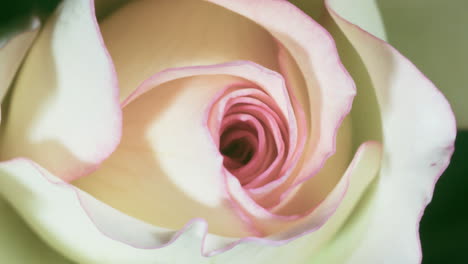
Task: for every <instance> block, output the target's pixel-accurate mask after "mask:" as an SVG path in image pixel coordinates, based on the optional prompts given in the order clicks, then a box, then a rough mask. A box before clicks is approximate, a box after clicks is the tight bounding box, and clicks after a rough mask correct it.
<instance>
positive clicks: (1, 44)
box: [0, 17, 41, 103]
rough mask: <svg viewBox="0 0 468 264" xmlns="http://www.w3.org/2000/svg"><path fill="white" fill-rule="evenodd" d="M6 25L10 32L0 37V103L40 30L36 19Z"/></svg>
mask: <svg viewBox="0 0 468 264" xmlns="http://www.w3.org/2000/svg"><path fill="white" fill-rule="evenodd" d="M16 23H17V24H14V25H7V26H6V27H8V28H9V29H10V30H11V31H12V32H9V33H10V34H5V35H2V36H1V37H0V61H1V62H2V63H1V64H0V80H1V81H0V103H1V102H2V101H3V98H4V97H5V95H6V93H7V91H8V88H9V87H10V84H11V82H12V81H13V78H14V77H15V74H16V71H17V70H18V68H19V67H20V65H21V62H22V61H23V58H24V56H25V55H26V52H27V51H28V50H29V47H30V46H31V44H32V43H33V41H34V39H35V38H36V35H37V32H38V31H39V28H40V24H41V23H40V21H39V19H38V18H37V17H32V18H29V19H28V20H26V21H20V22H16Z"/></svg>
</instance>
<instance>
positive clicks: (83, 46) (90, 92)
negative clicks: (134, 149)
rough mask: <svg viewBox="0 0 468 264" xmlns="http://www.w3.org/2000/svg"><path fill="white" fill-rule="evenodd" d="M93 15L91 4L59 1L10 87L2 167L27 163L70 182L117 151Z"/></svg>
mask: <svg viewBox="0 0 468 264" xmlns="http://www.w3.org/2000/svg"><path fill="white" fill-rule="evenodd" d="M93 8H94V6H93V2H92V1H73V0H71V1H70V0H67V1H64V2H63V3H62V4H61V5H60V6H59V7H58V8H57V10H56V12H55V13H54V14H53V15H52V16H51V17H50V18H49V19H48V21H47V23H46V24H45V25H44V28H43V30H42V31H41V34H40V35H39V36H38V38H37V40H36V42H35V43H34V45H33V47H32V48H31V50H30V52H29V54H28V57H27V59H26V60H25V62H24V65H23V67H22V68H21V71H20V73H19V74H18V78H17V80H16V82H15V86H14V87H13V88H12V89H13V93H12V96H11V98H10V107H9V109H8V111H7V112H8V114H7V117H6V122H5V123H4V130H3V131H2V132H3V133H2V135H1V136H2V137H1V142H0V143H1V150H0V151H1V158H2V159H3V160H5V159H10V158H14V157H20V156H23V157H29V158H31V159H33V160H35V161H36V162H38V163H39V164H41V165H42V166H44V167H46V168H48V169H49V170H51V171H52V172H54V174H56V175H58V176H60V177H61V178H63V179H65V180H71V179H74V178H77V177H80V176H82V175H85V174H87V173H89V172H90V171H92V170H93V169H95V167H96V166H97V165H98V164H99V163H100V162H101V161H102V160H103V159H105V158H106V157H107V156H108V155H109V154H110V153H111V152H112V151H113V150H114V148H115V146H116V145H117V144H118V142H119V140H120V133H121V131H120V130H121V127H120V126H121V113H120V105H119V101H118V87H117V82H116V79H115V72H114V68H113V66H112V61H111V60H110V58H109V57H108V56H107V53H106V49H105V47H104V45H103V42H102V39H101V36H100V33H99V28H98V25H97V22H96V20H95V17H94V9H93ZM44 148H46V149H47V150H48V152H47V155H44V154H43V149H44Z"/></svg>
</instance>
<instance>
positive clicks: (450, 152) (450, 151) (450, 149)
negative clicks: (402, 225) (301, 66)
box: [325, 0, 457, 263]
mask: <svg viewBox="0 0 468 264" xmlns="http://www.w3.org/2000/svg"><path fill="white" fill-rule="evenodd" d="M330 1H331V0H325V8H326V10H328V12H330V13H332V14H334V15H336V16H337V17H339V18H340V19H341V20H342V21H344V22H345V23H347V24H348V25H350V26H351V27H353V28H355V29H356V30H358V31H360V32H362V33H363V34H365V35H366V36H368V37H370V38H371V39H374V40H375V41H377V42H379V43H380V44H382V45H384V46H386V47H387V48H389V49H390V50H391V51H393V52H394V53H396V54H397V55H399V56H400V57H401V58H402V59H403V60H404V61H406V63H408V64H409V65H411V66H412V67H414V68H415V69H416V70H417V67H416V65H415V64H414V63H413V62H411V61H410V60H409V59H408V58H406V57H405V56H404V55H403V54H402V53H401V52H400V51H398V50H397V49H396V48H394V47H393V46H392V45H391V44H390V43H388V42H387V41H385V40H383V39H380V38H379V37H377V36H375V35H373V34H372V33H370V32H368V31H367V30H365V29H363V28H362V27H360V26H358V25H356V24H354V23H352V22H351V21H349V20H347V19H346V18H344V17H343V16H341V15H340V14H339V13H338V12H337V11H335V10H334V9H333V8H332V7H331V4H330ZM417 71H418V72H419V73H420V75H421V77H422V78H423V79H425V80H427V81H428V82H430V83H431V84H432V81H431V80H430V79H429V78H428V77H427V76H426V75H425V74H424V73H423V72H421V71H419V70H417ZM432 89H433V92H435V93H436V94H438V95H439V96H440V97H441V98H442V99H443V100H442V101H443V103H445V104H446V107H447V109H448V110H449V111H450V113H451V117H452V120H450V123H451V124H452V126H451V128H450V130H451V131H453V132H452V133H453V134H454V135H456V131H457V125H456V120H455V114H454V112H453V110H452V108H451V106H450V104H449V102H448V100H447V99H446V97H445V96H444V94H443V93H442V92H441V91H440V90H439V89H438V88H437V86H435V85H434V84H432ZM446 149H447V150H448V154H447V155H448V156H449V157H451V156H452V155H453V152H454V150H455V138H454V140H453V142H452V143H451V144H450V145H449V146H447V147H446ZM449 164H450V158H449V159H447V161H446V162H445V163H444V164H442V165H441V167H440V170H439V172H438V173H437V175H436V176H435V178H434V182H433V184H432V188H431V190H430V193H431V194H432V193H433V192H434V189H435V186H436V184H437V181H438V180H439V178H440V177H441V176H442V174H443V173H444V171H445V170H446V169H447V167H448V165H449ZM431 199H432V195H430V196H429V197H427V198H426V199H425V201H424V202H423V204H422V205H421V211H420V212H419V217H418V221H417V222H416V223H415V225H416V228H415V230H416V234H415V235H416V237H417V239H416V240H417V241H418V248H419V261H418V262H419V263H422V256H423V254H422V246H421V240H420V234H419V224H420V222H421V219H422V217H423V215H424V211H425V208H426V206H427V205H428V204H429V202H430V201H431Z"/></svg>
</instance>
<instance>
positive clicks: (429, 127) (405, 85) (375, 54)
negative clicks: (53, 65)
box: [327, 0, 456, 263]
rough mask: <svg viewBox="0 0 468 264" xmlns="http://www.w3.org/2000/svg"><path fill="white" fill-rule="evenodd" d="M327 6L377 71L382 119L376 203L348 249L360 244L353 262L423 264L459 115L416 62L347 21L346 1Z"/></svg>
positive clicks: (373, 75)
mask: <svg viewBox="0 0 468 264" xmlns="http://www.w3.org/2000/svg"><path fill="white" fill-rule="evenodd" d="M327 3H328V10H329V12H330V14H331V16H332V18H333V20H334V21H335V22H336V23H337V24H338V26H339V28H340V29H341V30H342V32H343V33H344V35H345V36H346V38H347V39H348V41H349V43H351V45H352V47H353V48H354V49H355V50H356V52H357V54H359V56H360V58H361V59H362V63H363V64H364V65H365V67H366V69H367V71H368V72H369V76H370V81H371V83H372V85H373V86H374V89H375V91H376V96H377V101H378V105H379V107H380V113H381V120H382V133H383V146H384V159H383V164H382V170H381V173H380V176H379V181H378V182H377V183H376V184H377V185H376V186H375V193H374V194H373V195H372V197H371V198H370V200H371V201H370V205H369V206H370V209H369V210H370V212H369V214H370V216H369V222H368V224H367V227H366V228H365V229H367V231H366V233H365V234H364V236H363V239H362V240H361V239H360V240H361V241H356V240H355V239H353V237H352V236H348V237H347V239H345V242H344V244H346V243H352V244H356V243H358V244H357V249H356V250H353V251H352V257H351V258H350V259H347V263H380V262H388V263H417V262H419V261H420V260H421V251H420V244H419V237H418V235H417V232H418V223H419V220H420V217H421V214H422V211H423V209H424V207H425V206H426V204H427V203H428V202H429V201H430V199H431V197H432V191H433V188H434V184H435V181H436V180H437V178H438V177H439V176H440V174H441V173H442V172H443V170H444V169H445V168H446V166H447V165H448V162H449V159H450V156H451V154H452V151H453V142H454V138H455V133H456V129H455V121H454V117H453V114H452V112H451V109H450V106H449V105H448V103H447V101H446V100H445V98H444V97H443V95H442V94H441V93H440V92H439V91H438V90H437V89H436V88H435V86H434V85H433V84H432V83H431V82H430V81H429V80H428V79H427V78H425V77H424V75H422V73H420V72H419V71H418V70H417V69H416V67H415V66H414V65H413V64H411V62H409V61H408V60H407V59H406V58H404V57H403V56H402V55H401V54H400V53H398V51H396V50H395V49H394V48H393V47H391V46H390V45H389V44H387V43H385V42H384V41H382V40H381V39H379V38H376V37H375V36H373V35H371V34H369V33H368V32H366V31H364V30H363V29H361V28H360V27H358V26H356V25H355V24H353V23H351V22H349V21H347V20H346V19H344V18H343V17H342V16H341V13H340V12H346V10H347V9H343V8H342V4H343V3H344V2H343V1H341V0H330V1H328V2H327ZM345 17H352V16H350V15H345ZM361 26H363V25H361ZM338 45H347V44H346V41H340V42H338ZM358 222H359V221H358ZM357 226H358V225H357ZM339 239H340V238H339V235H338V238H337V240H339ZM336 249H337V248H336ZM337 250H338V249H337ZM329 253H330V254H333V251H330V252H329Z"/></svg>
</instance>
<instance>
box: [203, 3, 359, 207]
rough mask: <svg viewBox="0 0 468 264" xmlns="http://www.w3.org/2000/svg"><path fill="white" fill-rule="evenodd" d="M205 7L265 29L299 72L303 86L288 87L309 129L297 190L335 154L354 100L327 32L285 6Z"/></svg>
mask: <svg viewBox="0 0 468 264" xmlns="http://www.w3.org/2000/svg"><path fill="white" fill-rule="evenodd" d="M208 1H209V2H212V3H215V4H217V5H220V6H223V7H225V8H227V9H229V10H231V11H233V12H235V13H238V14H240V15H243V16H245V17H247V18H249V19H251V20H252V21H255V22H256V23H257V24H259V25H261V26H262V27H264V28H265V29H266V30H267V31H268V32H270V33H271V34H272V35H273V37H275V38H276V39H277V40H278V42H279V43H281V45H282V46H284V47H285V49H286V50H287V51H288V52H289V53H290V55H291V57H292V59H294V61H295V62H296V63H297V66H298V69H299V70H300V71H301V72H302V76H303V77H304V81H305V82H304V86H302V85H301V86H293V87H292V89H293V94H295V95H296V96H297V97H298V98H297V99H298V101H299V102H300V104H301V105H302V107H303V108H304V109H305V111H306V118H307V119H308V120H310V123H309V124H308V125H309V137H308V142H306V146H305V153H304V155H303V158H302V161H303V162H302V163H301V165H300V171H299V172H298V173H297V177H296V178H295V180H294V181H293V186H297V185H299V184H300V183H302V182H304V181H306V180H307V179H309V178H311V177H312V176H313V175H314V174H315V173H316V172H317V171H318V170H319V169H320V168H321V167H322V166H323V164H324V162H325V161H326V160H327V159H328V157H330V156H331V155H332V154H333V153H334V151H335V145H334V144H335V137H336V132H337V130H338V127H339V125H340V124H341V121H342V120H343V119H344V117H345V116H346V114H347V113H348V112H349V110H350V108H351V103H352V99H353V97H354V95H355V87H354V83H353V80H352V79H351V78H350V76H349V75H348V73H347V72H346V70H345V69H344V67H343V65H342V64H341V62H340V60H339V56H338V54H337V51H336V48H335V45H334V42H333V39H332V38H331V36H330V35H329V34H328V32H327V31H326V30H325V29H323V28H322V27H321V26H320V25H319V24H318V23H316V22H315V21H314V20H312V19H311V18H310V17H308V16H306V15H305V14H304V13H302V12H301V11H300V10H299V9H298V8H297V7H295V6H294V5H292V4H290V3H289V2H287V1H268V0H259V1H256V3H255V5H252V4H251V1H249V0H239V1H229V0H208ZM278 14H281V15H278ZM296 83H297V82H296ZM299 84H300V83H299ZM305 91H306V94H307V96H305V94H304V93H305ZM294 174H296V173H294ZM280 183H281V181H280ZM275 185H278V182H272V183H271V186H264V187H262V188H264V190H260V192H271V191H272V189H273V188H277V187H276V186H275ZM273 186H274V187H273ZM286 186H289V184H288V185H286ZM284 189H285V187H284V185H283V186H281V188H280V189H279V190H275V192H276V196H278V193H283V192H284ZM273 196H274V195H273ZM277 200H278V199H273V200H272V201H274V202H276V201H277Z"/></svg>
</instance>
